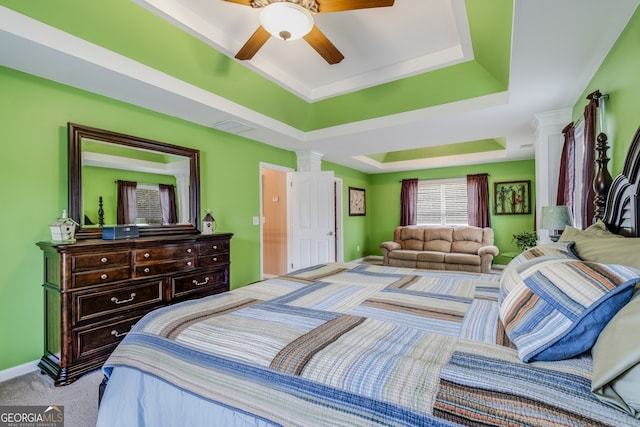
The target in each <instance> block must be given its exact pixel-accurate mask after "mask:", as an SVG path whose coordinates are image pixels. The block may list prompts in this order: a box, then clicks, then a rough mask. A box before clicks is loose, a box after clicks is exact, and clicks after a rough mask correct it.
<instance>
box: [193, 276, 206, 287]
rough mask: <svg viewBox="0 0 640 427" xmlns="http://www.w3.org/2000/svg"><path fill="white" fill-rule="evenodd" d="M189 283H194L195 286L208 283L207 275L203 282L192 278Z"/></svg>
mask: <svg viewBox="0 0 640 427" xmlns="http://www.w3.org/2000/svg"><path fill="white" fill-rule="evenodd" d="M191 283H193V284H194V285H196V286H203V285H206V284H207V283H209V276H207V278H206V279H204V282H198V281H197V280H195V279H193V280H192V281H191Z"/></svg>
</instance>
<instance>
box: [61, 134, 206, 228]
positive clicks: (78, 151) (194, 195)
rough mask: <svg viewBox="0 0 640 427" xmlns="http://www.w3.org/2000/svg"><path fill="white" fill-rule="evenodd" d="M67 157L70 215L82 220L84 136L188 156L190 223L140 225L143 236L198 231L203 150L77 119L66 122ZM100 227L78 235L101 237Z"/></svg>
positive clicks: (79, 222)
mask: <svg viewBox="0 0 640 427" xmlns="http://www.w3.org/2000/svg"><path fill="white" fill-rule="evenodd" d="M67 134H68V150H69V151H68V156H69V158H68V161H69V165H68V166H69V217H70V218H72V219H73V220H74V221H76V222H77V223H78V224H83V223H84V221H82V215H83V205H82V140H83V139H85V138H86V139H90V140H93V141H100V142H107V143H111V144H117V145H123V146H127V147H133V148H141V149H146V150H152V151H157V152H161V153H166V154H172V155H177V156H184V157H187V158H188V159H189V166H190V176H189V218H190V224H176V225H163V226H145V227H140V229H139V231H140V235H141V236H153V235H160V234H195V233H199V224H200V151H199V150H194V149H190V148H185V147H180V146H177V145H172V144H167V143H164V142H159V141H153V140H150V139H144V138H139V137H136V136H131V135H125V134H121V133H116V132H111V131H108V130H103V129H96V128H92V127H88V126H83V125H78V124H75V123H68V124H67ZM101 237H102V229H101V228H88V227H82V225H80V227H79V228H78V230H77V232H76V239H93V238H97V239H99V238H101Z"/></svg>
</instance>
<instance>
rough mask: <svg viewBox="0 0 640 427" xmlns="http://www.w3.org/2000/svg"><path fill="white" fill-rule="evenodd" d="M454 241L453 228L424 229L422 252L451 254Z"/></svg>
mask: <svg viewBox="0 0 640 427" xmlns="http://www.w3.org/2000/svg"><path fill="white" fill-rule="evenodd" d="M452 240H453V228H451V227H427V228H425V229H424V242H423V243H424V244H423V246H422V248H421V249H422V250H425V251H437V252H451V241H452Z"/></svg>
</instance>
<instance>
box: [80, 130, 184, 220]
mask: <svg viewBox="0 0 640 427" xmlns="http://www.w3.org/2000/svg"><path fill="white" fill-rule="evenodd" d="M189 177H190V168H189V158H187V157H184V156H176V155H170V154H165V153H158V152H155V151H150V150H143V149H136V148H129V147H119V146H117V145H113V144H109V143H104V142H99V141H92V140H89V139H83V140H82V200H83V220H84V221H83V225H84V226H86V227H92V226H93V227H99V226H100V225H104V224H107V225H109V224H118V225H122V224H135V225H138V226H152V225H153V226H161V225H170V224H189ZM100 202H102V203H100Z"/></svg>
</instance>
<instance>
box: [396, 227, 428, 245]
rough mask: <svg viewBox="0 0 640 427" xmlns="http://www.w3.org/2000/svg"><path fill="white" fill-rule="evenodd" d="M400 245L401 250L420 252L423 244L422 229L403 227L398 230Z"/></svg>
mask: <svg viewBox="0 0 640 427" xmlns="http://www.w3.org/2000/svg"><path fill="white" fill-rule="evenodd" d="M399 237H400V242H399V243H400V245H402V249H407V250H412V251H421V250H422V246H423V244H424V229H422V228H417V227H404V228H402V229H401V230H400V236H399Z"/></svg>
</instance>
